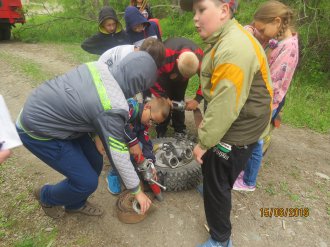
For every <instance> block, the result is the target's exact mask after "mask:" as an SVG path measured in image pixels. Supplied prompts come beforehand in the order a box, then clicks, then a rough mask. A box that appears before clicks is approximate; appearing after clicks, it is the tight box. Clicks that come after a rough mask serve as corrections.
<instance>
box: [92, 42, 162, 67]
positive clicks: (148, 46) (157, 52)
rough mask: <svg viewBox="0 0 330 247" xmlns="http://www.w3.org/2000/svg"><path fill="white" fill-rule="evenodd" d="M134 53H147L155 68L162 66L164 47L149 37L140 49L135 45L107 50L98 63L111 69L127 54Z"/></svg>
mask: <svg viewBox="0 0 330 247" xmlns="http://www.w3.org/2000/svg"><path fill="white" fill-rule="evenodd" d="M134 51H146V52H148V53H149V55H150V56H151V57H152V58H153V59H154V61H155V63H156V65H157V68H159V67H160V66H161V65H162V64H163V62H164V59H165V46H164V45H163V43H162V42H161V41H160V40H158V39H155V38H152V37H150V38H146V39H145V40H144V41H143V43H142V45H141V46H140V47H136V46H135V45H120V46H117V47H114V48H112V49H109V50H107V51H106V52H105V53H103V54H102V55H101V56H100V58H99V60H98V61H100V62H102V63H105V64H107V65H108V67H109V68H111V67H112V66H113V64H115V63H117V62H118V61H121V60H122V59H123V58H124V57H126V56H127V55H128V54H129V53H131V52H134Z"/></svg>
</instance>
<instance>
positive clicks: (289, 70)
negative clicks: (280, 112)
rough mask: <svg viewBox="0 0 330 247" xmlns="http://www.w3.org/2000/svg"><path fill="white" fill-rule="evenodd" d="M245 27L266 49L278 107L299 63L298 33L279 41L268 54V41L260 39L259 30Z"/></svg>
mask: <svg viewBox="0 0 330 247" xmlns="http://www.w3.org/2000/svg"><path fill="white" fill-rule="evenodd" d="M244 28H245V29H246V30H248V31H249V32H250V33H252V34H253V36H254V37H255V38H256V39H258V40H259V42H261V45H262V46H263V47H264V48H265V50H266V53H267V57H268V64H269V68H270V74H271V78H272V81H273V91H274V98H273V110H274V109H277V107H278V105H279V104H280V103H281V102H282V100H283V98H284V96H285V95H286V93H287V91H288V89H289V86H290V83H291V80H292V77H293V74H294V71H295V69H296V67H297V64H298V57H299V47H298V35H297V34H294V35H293V36H292V37H290V38H287V39H284V40H282V41H280V42H278V46H277V47H276V48H275V49H274V50H272V51H271V53H270V54H268V49H269V47H268V43H267V42H262V41H261V40H260V37H261V36H260V34H259V32H258V30H257V29H256V28H255V27H253V26H251V25H246V26H245V27H244Z"/></svg>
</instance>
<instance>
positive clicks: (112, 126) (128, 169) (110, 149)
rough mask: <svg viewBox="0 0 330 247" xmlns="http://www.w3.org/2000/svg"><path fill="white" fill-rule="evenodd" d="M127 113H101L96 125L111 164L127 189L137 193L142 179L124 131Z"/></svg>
mask: <svg viewBox="0 0 330 247" xmlns="http://www.w3.org/2000/svg"><path fill="white" fill-rule="evenodd" d="M127 116H128V114H127V112H126V111H124V110H122V109H112V110H110V111H106V112H103V113H101V114H100V115H99V116H98V117H97V119H96V120H94V125H95V128H96V132H97V134H98V135H99V136H100V138H101V140H102V143H103V145H104V147H105V150H106V153H107V155H108V157H109V160H110V162H111V164H113V165H114V166H115V167H116V169H117V171H118V172H119V175H120V177H121V178H122V180H123V182H124V184H125V186H126V188H127V189H130V190H132V192H135V191H137V190H138V188H139V184H140V179H139V177H138V175H137V174H136V171H135V169H134V166H133V164H132V162H131V160H130V156H129V152H128V148H127V145H126V143H125V139H124V138H123V137H124V131H125V122H126V121H127Z"/></svg>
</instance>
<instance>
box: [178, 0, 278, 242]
mask: <svg viewBox="0 0 330 247" xmlns="http://www.w3.org/2000/svg"><path fill="white" fill-rule="evenodd" d="M180 4H181V7H182V8H183V9H186V10H192V9H193V10H194V13H195V15H194V23H195V27H196V29H197V32H198V33H199V35H200V36H201V38H202V39H203V40H204V42H205V43H207V44H208V45H209V46H208V49H207V50H206V51H205V52H204V58H203V62H202V68H201V88H202V92H203V96H204V100H205V101H206V102H207V103H208V107H207V109H206V111H205V115H204V119H203V121H202V122H201V124H200V126H199V128H198V139H199V141H198V144H197V145H196V146H195V148H194V157H195V159H196V160H197V162H199V163H200V164H202V172H203V184H204V186H203V194H204V209H205V215H206V219H207V223H208V226H209V228H210V235H211V237H210V238H209V239H208V240H207V241H206V242H205V243H203V244H202V245H199V246H202V247H209V246H218V247H228V246H232V243H231V240H230V236H231V222H230V212H231V189H232V186H233V184H234V182H235V180H236V178H237V176H238V174H239V173H240V172H241V171H242V169H243V168H244V165H245V164H246V162H247V161H248V159H249V157H250V156H251V152H252V149H253V147H254V146H255V145H256V142H257V141H258V139H259V138H260V136H261V135H262V133H263V132H264V131H265V130H266V129H267V127H268V126H269V121H270V116H271V102H272V87H271V80H270V74H269V68H268V66H267V58H266V55H265V53H264V50H263V48H262V47H261V45H260V44H259V43H258V41H256V40H255V39H254V38H253V37H252V36H251V34H249V33H248V32H247V31H246V30H244V28H243V27H242V26H241V25H240V24H239V23H238V22H237V21H236V20H235V19H234V18H233V13H234V12H235V11H236V9H237V4H238V3H237V1H236V0H221V1H219V0H193V1H192V0H190V1H189V0H181V2H180Z"/></svg>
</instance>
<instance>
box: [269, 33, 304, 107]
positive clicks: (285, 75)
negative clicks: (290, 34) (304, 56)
mask: <svg viewBox="0 0 330 247" xmlns="http://www.w3.org/2000/svg"><path fill="white" fill-rule="evenodd" d="M298 56H299V49H298V41H297V40H294V39H293V41H292V42H291V43H286V44H283V47H282V46H281V44H280V45H279V47H277V48H275V49H274V50H273V51H272V53H271V56H270V60H269V67H270V73H271V78H272V81H273V91H274V98H273V106H274V108H277V107H278V105H279V103H281V102H282V100H283V98H284V96H285V95H286V93H287V91H288V89H289V86H290V83H291V81H292V78H293V74H294V72H295V69H296V67H297V64H298Z"/></svg>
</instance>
